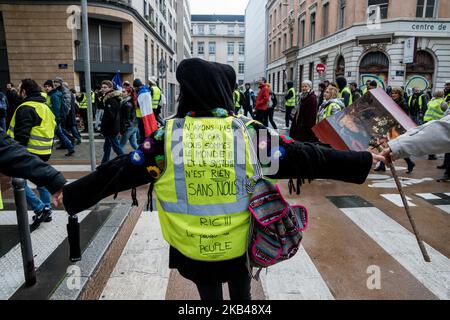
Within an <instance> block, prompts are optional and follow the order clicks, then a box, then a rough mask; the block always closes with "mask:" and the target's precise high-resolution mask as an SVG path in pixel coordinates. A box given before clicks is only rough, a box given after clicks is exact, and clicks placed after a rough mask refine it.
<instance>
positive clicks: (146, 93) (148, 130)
mask: <svg viewBox="0 0 450 320" xmlns="http://www.w3.org/2000/svg"><path fill="white" fill-rule="evenodd" d="M137 94H138V98H137V100H138V104H139V108H140V109H141V113H142V122H143V123H144V128H145V136H146V137H148V136H150V135H151V134H152V133H153V132H155V131H156V130H158V124H157V122H156V118H155V114H154V113H153V108H152V93H151V91H150V88H149V87H147V86H142V87H140V88H139V90H138V93H137Z"/></svg>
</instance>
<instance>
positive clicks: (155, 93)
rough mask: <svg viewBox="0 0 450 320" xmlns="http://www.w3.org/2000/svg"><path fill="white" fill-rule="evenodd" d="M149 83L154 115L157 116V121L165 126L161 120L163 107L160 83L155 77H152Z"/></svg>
mask: <svg viewBox="0 0 450 320" xmlns="http://www.w3.org/2000/svg"><path fill="white" fill-rule="evenodd" d="M149 83H150V90H151V92H152V108H153V113H154V114H155V118H156V121H158V123H159V124H160V125H162V126H163V125H164V120H163V119H162V118H161V106H160V103H159V102H160V101H161V89H160V88H159V86H158V81H157V80H156V78H155V77H151V78H150V80H149Z"/></svg>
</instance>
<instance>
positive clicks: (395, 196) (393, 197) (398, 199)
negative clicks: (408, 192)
mask: <svg viewBox="0 0 450 320" xmlns="http://www.w3.org/2000/svg"><path fill="white" fill-rule="evenodd" d="M381 196H382V197H383V198H385V199H386V200H389V201H390V202H392V203H393V204H395V205H396V206H397V207H400V208H403V207H404V206H403V202H402V198H401V197H400V195H399V194H382V195H381ZM406 200H408V205H409V206H410V207H416V205H415V204H414V203H412V202H411V201H412V199H411V198H410V197H406Z"/></svg>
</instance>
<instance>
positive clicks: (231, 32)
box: [228, 24, 234, 35]
mask: <svg viewBox="0 0 450 320" xmlns="http://www.w3.org/2000/svg"><path fill="white" fill-rule="evenodd" d="M228 35H234V25H232V24H230V25H228Z"/></svg>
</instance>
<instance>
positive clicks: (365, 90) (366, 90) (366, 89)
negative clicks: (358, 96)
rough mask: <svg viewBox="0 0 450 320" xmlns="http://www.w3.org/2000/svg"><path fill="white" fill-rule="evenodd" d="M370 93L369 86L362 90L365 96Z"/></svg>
mask: <svg viewBox="0 0 450 320" xmlns="http://www.w3.org/2000/svg"><path fill="white" fill-rule="evenodd" d="M368 91H369V89H368V88H367V86H364V88H363V89H362V94H363V95H365V94H366V93H367V92H368Z"/></svg>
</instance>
